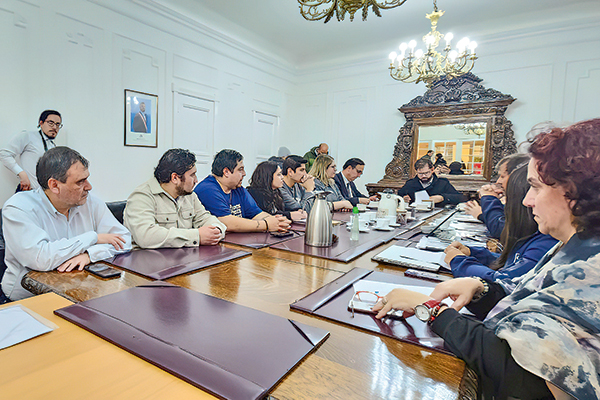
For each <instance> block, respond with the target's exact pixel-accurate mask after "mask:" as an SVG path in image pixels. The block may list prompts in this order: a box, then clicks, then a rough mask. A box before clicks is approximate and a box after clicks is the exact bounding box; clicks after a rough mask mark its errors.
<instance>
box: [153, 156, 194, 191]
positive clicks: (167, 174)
mask: <svg viewBox="0 0 600 400" xmlns="http://www.w3.org/2000/svg"><path fill="white" fill-rule="evenodd" d="M194 165H196V155H195V154H194V153H192V152H191V151H189V150H184V149H170V150H167V151H166V152H165V154H163V155H162V157H161V158H160V161H159V162H158V165H157V166H156V168H154V177H155V178H156V180H157V181H158V182H159V183H168V182H170V181H171V176H172V175H173V172H175V173H176V174H177V175H179V176H183V174H185V173H186V172H187V171H189V170H190V169H192V168H194Z"/></svg>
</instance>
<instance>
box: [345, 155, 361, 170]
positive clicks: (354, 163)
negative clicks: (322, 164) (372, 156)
mask: <svg viewBox="0 0 600 400" xmlns="http://www.w3.org/2000/svg"><path fill="white" fill-rule="evenodd" d="M357 165H365V162H364V161H363V160H361V159H360V158H356V157H354V158H351V159H349V160H348V161H346V162H345V163H344V168H342V169H346V168H348V167H352V168H356V166H357Z"/></svg>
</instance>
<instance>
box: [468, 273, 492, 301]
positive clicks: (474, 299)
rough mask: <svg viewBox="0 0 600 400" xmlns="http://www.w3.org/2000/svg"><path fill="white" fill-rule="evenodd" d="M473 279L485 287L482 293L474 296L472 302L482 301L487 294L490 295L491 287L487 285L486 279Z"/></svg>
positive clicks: (475, 277) (476, 277) (474, 277)
mask: <svg viewBox="0 0 600 400" xmlns="http://www.w3.org/2000/svg"><path fill="white" fill-rule="evenodd" d="M472 278H473V279H477V280H479V282H481V284H482V285H483V290H482V291H481V292H479V293H477V294H475V295H474V296H473V298H472V299H471V301H477V300H479V299H481V298H482V297H483V296H485V295H486V294H488V292H489V291H490V285H489V284H488V283H487V281H486V280H485V279H482V278H480V277H478V276H472Z"/></svg>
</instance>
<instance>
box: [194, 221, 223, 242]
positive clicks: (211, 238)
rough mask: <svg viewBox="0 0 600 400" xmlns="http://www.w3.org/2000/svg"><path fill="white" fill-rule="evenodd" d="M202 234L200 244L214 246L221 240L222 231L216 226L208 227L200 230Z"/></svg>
mask: <svg viewBox="0 0 600 400" xmlns="http://www.w3.org/2000/svg"><path fill="white" fill-rule="evenodd" d="M198 232H199V233H200V244H201V245H208V246H213V245H215V244H217V243H219V241H220V240H221V230H220V229H219V228H217V227H216V226H212V225H207V226H203V227H201V228H198Z"/></svg>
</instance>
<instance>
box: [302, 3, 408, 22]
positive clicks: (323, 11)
mask: <svg viewBox="0 0 600 400" xmlns="http://www.w3.org/2000/svg"><path fill="white" fill-rule="evenodd" d="M405 2H406V0H298V3H300V13H301V14H302V16H303V17H304V18H305V19H307V20H309V21H318V20H320V19H323V18H325V23H327V22H329V20H330V19H331V17H333V15H334V14H335V16H336V18H337V20H338V21H343V20H344V17H345V16H346V13H348V14H350V21H354V14H355V13H356V12H357V11H358V10H360V9H361V8H362V19H363V21H366V20H367V15H368V14H369V7H371V10H372V11H373V13H375V15H377V16H378V17H381V13H380V12H379V9H380V8H381V9H384V10H387V9H390V8H394V7H398V6H401V5H402V4H404V3H405Z"/></svg>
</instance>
